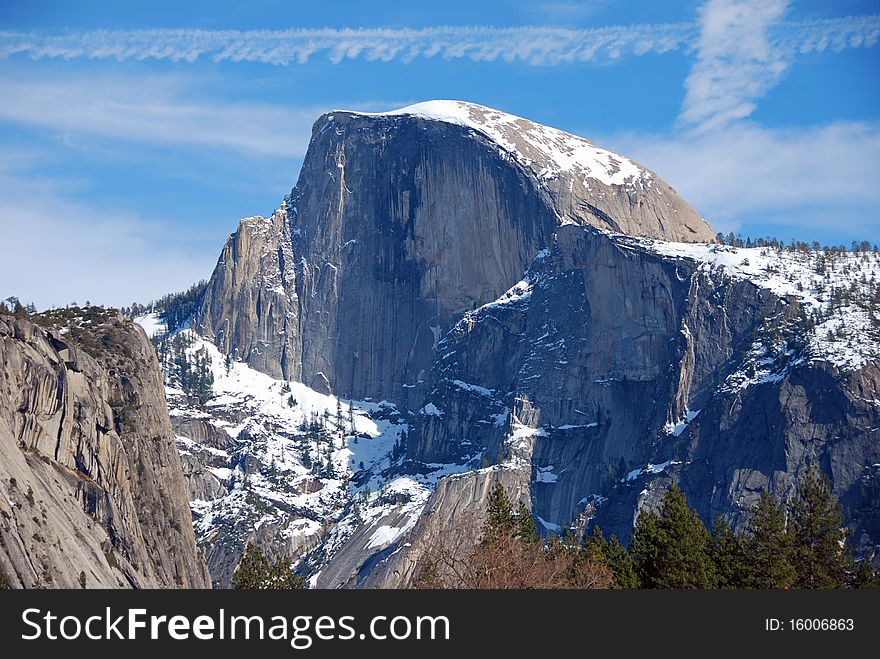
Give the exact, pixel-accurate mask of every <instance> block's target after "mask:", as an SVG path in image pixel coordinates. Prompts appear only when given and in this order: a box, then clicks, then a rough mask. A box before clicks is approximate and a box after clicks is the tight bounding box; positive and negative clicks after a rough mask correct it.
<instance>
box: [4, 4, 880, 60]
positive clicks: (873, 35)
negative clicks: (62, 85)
mask: <svg viewBox="0 0 880 659" xmlns="http://www.w3.org/2000/svg"><path fill="white" fill-rule="evenodd" d="M777 3H779V0H768V7H769V9H765V8H763V5H764V3H763V2H762V1H761V0H748V9H747V10H744V11H738V10H735V9H731V7H734V3H733V2H732V1H731V0H713V1H712V2H710V3H709V6H707V8H706V9H705V10H704V11H703V13H702V15H701V22H700V23H661V24H641V25H639V24H636V25H617V26H608V27H598V28H582V29H566V28H559V27H547V26H541V25H525V26H520V27H509V28H501V27H492V26H432V27H425V28H421V29H406V28H371V29H366V28H340V29H330V28H323V29H288V30H247V31H242V30H194V29H145V30H92V31H87V32H68V33H63V34H47V33H38V32H11V31H5V32H0V58H8V57H13V56H22V55H25V56H29V57H32V58H35V59H40V58H63V59H75V58H88V59H115V60H117V61H122V60H130V59H134V60H144V59H157V60H170V61H174V62H195V61H196V60H199V59H208V60H211V61H213V62H259V63H263V64H273V65H288V64H304V63H306V62H308V61H309V60H310V59H311V58H312V57H314V56H316V55H323V56H324V57H326V58H327V59H329V60H330V61H331V62H333V63H339V62H342V61H343V60H348V59H365V60H370V61H382V62H391V61H402V62H407V61H411V60H413V59H415V58H417V57H423V58H443V59H470V60H472V61H475V62H494V61H505V62H524V63H527V64H534V65H553V64H565V63H571V62H593V61H603V60H609V59H614V58H617V57H620V56H623V55H644V54H647V53H666V52H670V51H676V50H687V51H690V50H692V49H694V48H702V47H704V46H706V45H707V44H704V43H702V41H700V39H701V37H700V30H701V29H704V28H706V27H707V26H709V27H711V26H713V25H715V24H716V22H718V21H720V25H721V27H724V25H725V23H724V21H725V20H726V21H727V23H726V24H727V25H728V27H730V26H733V27H738V28H740V29H742V30H747V29H748V28H750V27H754V28H759V27H761V26H763V25H765V24H771V23H773V22H774V21H775V20H776V18H777V16H776V13H775V12H776V10H774V7H775V6H776V5H777ZM575 6H577V5H575V4H574V3H567V2H561V3H548V5H547V7H548V10H550V11H552V10H553V8H555V10H556V11H557V12H558V11H561V10H565V9H566V8H567V7H568V9H571V8H572V7H575ZM731 13H733V14H735V15H734V16H731V15H730V14H731ZM737 14H738V15H737ZM725 17H726V18H725ZM878 30H880V16H856V17H847V18H838V19H826V20H818V21H799V22H786V23H780V24H778V25H776V29H775V30H774V33H773V35H772V39H771V41H772V42H774V43H776V42H778V44H779V45H778V46H777V47H779V48H784V49H788V50H791V49H795V50H797V49H806V50H821V49H824V48H826V47H832V48H849V47H866V46H872V45H874V44H875V43H876V42H877V39H878Z"/></svg>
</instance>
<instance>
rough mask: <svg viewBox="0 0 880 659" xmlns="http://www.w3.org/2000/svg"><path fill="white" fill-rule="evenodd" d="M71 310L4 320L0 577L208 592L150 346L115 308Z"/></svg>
mask: <svg viewBox="0 0 880 659" xmlns="http://www.w3.org/2000/svg"><path fill="white" fill-rule="evenodd" d="M68 313H69V314H70V317H69V318H67V319H64V320H62V319H59V318H54V319H52V320H51V321H50V320H48V319H46V318H41V319H40V320H41V322H48V323H49V324H51V325H52V329H45V328H43V327H40V326H38V325H35V324H34V323H32V322H30V321H28V320H23V319H18V318H13V317H11V316H0V447H2V455H3V460H2V461H0V570H2V571H3V573H4V575H5V577H6V579H7V581H8V582H9V583H10V584H11V585H12V586H13V587H22V588H46V587H50V588H52V587H55V588H80V587H88V588H117V587H133V588H173V587H190V588H204V587H208V586H209V585H210V581H209V579H208V574H207V568H206V566H205V562H204V559H203V557H202V555H201V553H200V552H199V550H198V549H197V548H196V545H195V537H194V534H193V529H192V522H191V514H190V511H189V506H188V500H187V491H186V485H185V483H184V480H183V474H182V472H181V467H180V460H179V458H178V455H177V451H176V448H175V445H174V436H173V433H172V431H171V424H170V420H169V417H168V410H167V407H166V403H165V396H164V389H163V383H162V377H161V373H160V370H159V365H158V362H157V360H156V356H155V353H154V352H153V349H152V346H151V345H150V343H149V341H148V340H147V338H146V336H145V335H144V333H143V331H142V330H141V329H140V328H139V327H137V326H136V325H134V324H133V323H132V321H130V320H128V319H123V318H122V317H121V316H117V314H116V312H107V311H104V310H103V309H100V310H99V309H96V308H89V309H83V310H68ZM77 313H78V314H81V315H76V314H77ZM62 328H63V329H62Z"/></svg>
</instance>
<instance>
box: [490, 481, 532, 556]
mask: <svg viewBox="0 0 880 659" xmlns="http://www.w3.org/2000/svg"><path fill="white" fill-rule="evenodd" d="M497 536H508V537H513V538H518V539H520V540H526V541H529V542H531V541H533V540H537V539H538V529H537V527H536V526H535V520H533V519H532V515H531V513H530V512H529V509H528V508H527V507H526V505H525V504H524V503H523V502H522V501H520V502H519V503H518V504H517V505H516V508H514V506H513V504H512V503H511V502H510V498H509V497H508V496H507V490H505V489H504V486H503V485H502V484H501V483H500V482H499V481H496V482H495V485H494V486H493V487H492V491H491V492H490V493H489V516H488V519H487V520H486V530H485V534H484V538H483V542H484V543H485V542H491V541H492V539H493V538H495V537H497Z"/></svg>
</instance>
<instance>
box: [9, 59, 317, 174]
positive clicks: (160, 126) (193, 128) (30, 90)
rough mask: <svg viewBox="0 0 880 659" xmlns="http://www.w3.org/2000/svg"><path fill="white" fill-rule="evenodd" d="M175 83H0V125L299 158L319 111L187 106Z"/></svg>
mask: <svg viewBox="0 0 880 659" xmlns="http://www.w3.org/2000/svg"><path fill="white" fill-rule="evenodd" d="M186 84H187V83H186V81H185V80H178V79H177V78H175V77H155V76H153V77H151V76H145V77H139V78H137V79H126V78H121V77H114V76H100V77H85V76H83V77H75V78H65V79H58V78H48V79H36V80H34V79H30V80H25V79H22V78H6V79H3V78H0V97H3V98H6V99H15V102H11V103H2V104H0V121H13V122H16V123H20V124H26V125H31V126H36V127H43V128H49V129H50V130H53V131H55V132H58V133H62V134H65V133H72V134H87V135H94V136H98V137H101V138H110V139H122V140H126V141H129V142H137V143H149V144H155V145H166V146H177V145H186V146H194V147H208V148H219V149H225V150H229V151H235V152H238V153H243V154H245V155H250V156H269V157H287V158H289V157H295V156H300V155H302V153H304V152H305V149H306V146H307V144H308V139H309V130H310V128H311V125H312V123H313V122H314V120H315V117H317V116H318V115H319V114H320V113H321V110H320V108H317V107H315V108H309V107H295V108H291V107H284V106H279V105H270V104H264V103H223V104H220V103H207V102H200V101H197V100H193V99H192V94H191V93H189V91H191V90H187V89H186Z"/></svg>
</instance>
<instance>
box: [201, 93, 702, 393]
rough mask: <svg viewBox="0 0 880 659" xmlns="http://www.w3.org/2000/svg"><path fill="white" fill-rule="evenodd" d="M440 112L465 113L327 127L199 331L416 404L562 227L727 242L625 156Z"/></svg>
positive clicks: (238, 248) (244, 240)
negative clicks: (472, 320)
mask: <svg viewBox="0 0 880 659" xmlns="http://www.w3.org/2000/svg"><path fill="white" fill-rule="evenodd" d="M438 107H439V108H440V109H441V110H442V111H444V112H445V111H448V110H454V111H455V112H457V113H459V115H461V116H458V115H456V116H453V117H451V118H450V117H447V116H446V115H444V114H443V112H441V113H440V114H437V113H436V111H435V112H434V114H432V113H431V112H425V109H424V107H423V106H413V108H407V109H404V110H402V111H400V112H398V113H390V114H387V115H365V114H359V113H352V112H334V113H331V114H327V115H324V116H323V117H321V118H320V119H318V121H317V122H316V123H315V127H314V129H313V134H312V141H311V144H310V146H309V150H308V153H307V154H306V157H305V162H304V164H303V169H302V173H301V175H300V178H299V181H298V183H297V185H296V187H295V188H294V190H293V191H292V192H291V194H290V195H289V197H288V198H287V199H286V200H285V204H284V205H283V206H282V208H281V209H280V210H279V211H277V212H276V213H275V215H273V217H272V218H271V219H270V220H263V219H261V218H251V219H248V220H244V221H243V222H242V224H241V226H240V227H239V230H238V231H237V232H236V234H234V235H233V236H232V237H231V238H230V241H229V243H228V244H227V246H226V247H225V248H224V251H223V254H222V255H221V257H220V260H219V262H218V265H217V268H216V269H215V271H214V274H213V275H212V277H211V281H210V284H209V287H208V292H207V294H206V297H205V300H204V303H203V305H202V307H201V310H200V312H199V314H198V315H197V318H196V323H195V325H196V327H197V328H199V330H200V331H201V332H202V333H203V334H204V335H205V336H209V337H211V338H212V340H213V341H214V342H215V343H216V344H217V345H218V347H220V348H221V350H222V351H224V352H226V353H228V354H234V355H237V356H239V357H240V358H241V359H243V360H245V361H247V362H248V363H249V364H251V365H252V366H254V367H256V368H258V369H260V370H263V371H264V372H266V373H269V374H271V375H273V376H276V377H286V378H289V379H296V380H298V381H301V382H304V383H306V384H308V385H310V386H312V387H313V388H315V389H317V390H319V391H330V390H332V391H333V392H334V393H336V394H339V395H342V396H345V397H348V398H366V397H372V398H376V399H382V398H385V399H388V400H392V401H403V400H411V401H412V400H417V399H419V398H421V397H422V396H423V395H424V393H425V392H424V389H423V388H422V387H421V386H420V381H421V380H423V379H424V377H425V373H426V372H427V370H428V369H429V368H430V365H431V362H432V361H433V358H434V355H435V351H436V348H437V343H438V341H439V339H440V337H441V336H442V335H444V334H445V333H446V331H447V330H448V329H449V328H450V327H451V326H452V324H454V322H455V321H456V320H457V319H458V318H459V317H460V316H461V314H462V313H464V312H465V311H468V310H470V309H472V308H474V307H475V306H479V305H481V304H483V303H485V302H488V301H490V300H493V299H495V298H497V297H498V296H499V295H500V294H501V293H503V292H504V291H505V290H507V289H508V288H509V287H510V286H511V285H513V284H514V283H516V282H517V281H518V280H519V278H520V277H521V276H522V273H523V271H524V270H525V268H526V267H527V266H528V264H529V263H530V262H531V261H532V259H534V257H535V255H536V254H537V253H538V252H539V251H540V250H541V249H544V248H546V247H547V245H548V244H549V240H550V236H551V235H552V233H553V231H554V230H555V229H556V228H557V227H558V226H560V225H561V224H565V223H574V224H578V225H584V226H595V227H598V228H601V229H603V230H608V231H623V232H627V233H631V234H634V235H644V236H652V237H660V238H666V239H671V240H698V239H705V240H708V239H711V238H712V235H713V234H712V232H711V229H710V228H709V226H708V225H707V224H706V223H705V222H704V221H703V220H702V219H701V218H700V217H699V216H698V215H697V214H696V213H695V212H694V211H693V209H691V208H690V206H688V205H687V203H686V202H684V201H683V200H682V199H681V198H680V197H678V195H676V194H675V192H674V191H673V190H672V189H671V188H669V186H667V185H666V184H665V183H663V182H662V181H661V180H660V179H659V178H658V177H657V176H656V175H655V174H653V173H651V172H649V171H648V170H646V169H644V168H642V167H641V166H639V165H636V164H635V163H633V162H631V161H629V160H628V159H626V158H623V157H622V156H617V155H615V154H611V153H610V152H607V151H604V150H602V149H599V148H597V147H594V146H593V145H592V144H591V143H589V142H588V141H586V140H583V139H582V138H577V137H575V136H572V135H569V134H567V133H563V132H562V131H557V130H555V129H551V128H547V127H545V126H540V125H538V124H534V123H532V122H528V121H526V120H524V119H520V118H518V117H512V116H511V115H504V114H502V113H498V112H495V111H492V110H489V109H488V108H483V107H481V106H477V105H472V104H461V103H455V102H440V104H439V106H438ZM429 109H430V108H429ZM435 110H436V108H435ZM572 163H573V164H572ZM285 219H286V221H285Z"/></svg>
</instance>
